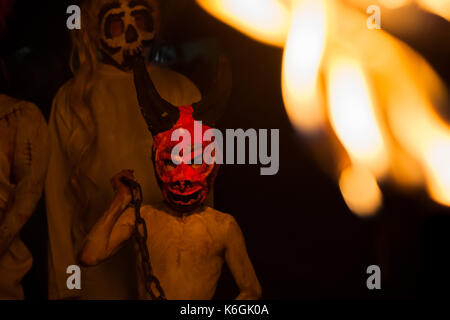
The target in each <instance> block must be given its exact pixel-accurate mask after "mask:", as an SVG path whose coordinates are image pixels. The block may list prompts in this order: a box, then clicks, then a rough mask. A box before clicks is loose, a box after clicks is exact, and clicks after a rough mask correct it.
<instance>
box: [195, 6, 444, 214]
mask: <svg viewBox="0 0 450 320" xmlns="http://www.w3.org/2000/svg"><path fill="white" fill-rule="evenodd" d="M197 2H198V3H199V4H200V5H201V6H202V7H203V8H205V9H206V10H207V11H208V12H210V13H211V14H213V15H214V16H216V17H217V18H219V19H221V20H223V21H225V22H226V23H228V24H230V25H232V26H234V27H235V28H237V29H239V30H241V31H242V32H244V33H245V34H247V35H250V36H251V37H253V38H255V39H258V40H260V41H263V42H265V43H270V44H275V45H279V46H284V48H285V52H284V61H283V75H282V82H283V83H282V88H283V98H284V101H285V106H286V110H287V113H288V115H289V117H290V119H291V121H292V122H293V124H294V125H295V126H296V127H297V128H298V129H299V130H300V131H301V132H303V133H310V132H315V131H317V130H327V129H326V128H327V127H330V126H329V125H331V128H332V129H333V131H334V133H335V135H336V136H337V138H338V139H339V141H340V142H341V144H342V146H343V148H344V149H345V151H346V153H347V155H348V157H349V158H350V162H351V165H350V166H349V167H347V168H346V169H345V170H343V171H342V172H339V170H341V169H342V168H336V170H337V172H338V176H339V177H340V178H339V186H340V189H341V192H342V195H343V197H344V200H345V202H346V203H347V205H348V207H349V208H350V209H351V210H352V211H353V212H355V213H356V214H358V215H360V216H368V215H371V214H373V213H375V212H376V211H377V210H378V209H379V208H380V207H381V205H382V195H381V191H380V188H379V186H378V181H377V179H378V180H379V181H381V179H382V178H383V179H385V178H389V179H391V180H392V181H394V182H395V183H397V184H398V185H401V186H402V187H417V186H425V187H426V189H427V191H428V193H429V195H430V197H431V198H432V199H433V200H434V201H436V202H438V203H440V204H442V205H446V206H450V126H449V124H447V123H446V122H445V121H444V120H443V119H442V118H441V117H440V116H439V115H438V113H437V112H436V110H435V106H436V105H437V103H439V104H446V103H448V100H449V99H448V95H447V90H446V87H445V85H444V84H443V83H442V81H441V80H440V79H439V77H438V76H437V74H436V73H435V72H434V70H433V69H432V68H431V67H430V66H429V64H427V63H426V61H425V60H424V59H423V58H422V57H421V56H420V55H418V54H417V53H416V52H414V51H413V50H412V49H410V48H409V47H407V46H406V45H405V44H403V43H402V42H401V41H400V40H397V39H395V38H394V37H392V36H390V35H388V34H387V33H386V32H385V31H383V30H369V29H368V28H367V27H366V21H367V18H368V16H367V15H365V14H364V12H365V8H367V6H369V5H373V4H380V5H382V6H383V7H385V8H389V9H394V8H399V7H402V6H405V5H407V4H410V3H416V4H417V5H419V6H420V7H421V8H423V9H425V10H428V11H430V12H432V13H435V14H437V15H440V16H442V17H444V18H446V19H447V20H449V19H450V1H448V0H395V1H394V0H379V1H378V3H376V2H375V3H374V1H370V0H334V1H331V0H264V1H262V0H255V1H251V0H221V1H219V0H216V1H211V0H197ZM356 8H358V9H359V10H357V9H356ZM361 9H364V11H361ZM289 12H290V13H289ZM288 19H289V21H288ZM289 30H290V31H289ZM322 76H323V77H324V79H325V81H324V83H325V85H323V83H321V81H320V79H321V77H322ZM327 121H329V123H327ZM328 124H329V125H328ZM347 155H346V154H345V153H339V154H336V157H340V158H342V159H341V160H343V161H340V163H348V157H347ZM344 158H345V159H344ZM346 159H347V160H346Z"/></svg>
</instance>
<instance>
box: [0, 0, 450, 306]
mask: <svg viewBox="0 0 450 320" xmlns="http://www.w3.org/2000/svg"><path fill="white" fill-rule="evenodd" d="M78 2H79V1H65V0H58V1H44V0H40V1H24V0H21V1H16V3H15V9H14V15H13V16H12V17H11V19H10V20H9V32H8V34H7V36H6V37H5V38H4V39H3V40H2V42H1V47H0V55H1V57H2V58H3V59H4V61H5V62H6V65H7V67H8V70H9V81H8V85H7V88H6V89H5V90H4V91H6V93H7V94H9V95H11V96H14V97H17V98H21V99H26V100H30V101H33V102H34V103H36V104H37V105H38V106H39V107H40V108H41V110H42V112H43V113H44V115H45V116H46V117H48V116H49V113H50V108H51V101H52V99H53V97H54V96H55V94H56V91H57V89H58V88H59V87H60V86H61V85H62V84H63V83H64V82H65V81H67V80H68V79H69V78H70V77H71V72H70V69H69V67H68V59H69V53H70V46H71V45H70V40H69V31H68V30H67V29H66V19H67V17H68V15H67V14H66V8H67V6H68V5H70V4H77V3H78ZM163 2H164V6H163V10H164V13H165V14H164V22H165V24H164V37H163V41H161V42H160V43H159V44H158V46H159V52H160V53H161V54H160V55H159V57H160V62H161V63H164V64H166V65H168V66H170V67H171V68H173V69H175V70H178V71H179V72H182V73H184V74H186V75H187V76H189V77H190V78H191V79H192V80H193V81H194V82H195V83H196V84H197V85H198V86H199V88H200V89H201V91H202V92H204V90H206V88H207V87H208V81H209V79H210V74H211V69H212V68H211V65H212V64H213V61H214V60H215V58H216V56H217V54H218V52H225V53H226V54H227V55H228V56H229V58H230V60H231V63H232V67H233V81H234V88H233V93H232V97H231V100H230V103H229V108H228V112H227V114H226V115H225V117H224V118H223V119H222V120H221V122H220V123H219V127H220V128H243V129H246V128H255V129H258V128H265V129H271V128H279V129H280V134H281V137H280V171H279V173H278V175H276V176H270V177H268V176H260V175H259V169H260V168H259V167H258V166H249V165H246V166H237V165H236V166H222V168H221V171H220V174H219V177H218V179H217V183H216V189H215V198H216V208H217V209H219V210H222V211H224V212H228V213H231V214H233V215H234V216H235V217H236V219H237V220H238V222H239V224H240V226H241V228H242V229H243V231H244V234H245V236H246V240H247V245H248V251H249V254H250V257H251V259H252V261H253V264H254V266H255V269H256V272H257V274H258V277H259V279H260V281H261V284H262V287H263V292H264V298H268V299H272V298H273V299H292V298H364V299H365V298H414V297H430V296H437V297H442V296H443V295H446V296H448V295H449V293H448V290H447V288H450V276H449V272H448V270H450V259H449V249H450V232H449V230H450V215H449V213H450V210H449V209H446V208H443V207H440V206H438V205H436V204H434V203H432V201H431V200H429V199H428V197H427V196H426V194H425V192H423V191H417V192H415V193H414V194H405V193H403V192H399V191H395V190H393V188H391V187H390V186H389V185H383V186H382V189H383V191H384V195H385V203H384V208H383V210H382V211H381V212H380V214H379V215H378V216H377V217H375V218H371V219H366V220H362V219H359V218H357V217H356V216H355V215H353V214H352V213H351V212H350V211H349V210H348V209H347V207H346V205H345V203H344V201H343V200H342V197H341V195H340V192H339V188H338V186H337V184H336V182H335V180H333V179H331V178H330V177H329V175H327V174H326V173H325V172H324V171H323V170H321V169H320V167H319V165H318V163H317V161H316V158H315V157H314V155H313V153H312V149H311V146H309V145H307V143H306V142H305V141H303V140H302V139H301V137H299V136H298V135H297V134H296V132H295V131H294V129H293V128H292V127H291V124H290V123H289V120H288V118H287V116H286V113H285V111H284V107H283V101H282V97H281V81H280V79H281V62H282V50H281V49H279V48H274V47H269V46H265V45H263V44H260V43H258V42H255V41H253V40H251V39H249V38H247V37H245V36H243V35H241V34H240V33H238V32H237V31H235V30H233V29H231V28H229V27H227V26H226V25H224V24H222V23H220V22H219V21H217V20H215V19H214V18H212V17H210V16H209V15H207V14H206V13H205V12H203V11H202V10H201V9H200V8H198V7H197V6H196V4H195V3H194V2H193V1H189V0H172V1H163ZM403 15H404V12H399V13H397V16H396V15H392V16H390V17H389V19H384V20H383V27H384V28H385V29H388V30H390V31H391V32H392V33H393V34H396V35H398V36H400V37H401V38H402V39H403V40H405V41H406V42H408V43H409V44H410V45H411V46H413V47H414V48H415V49H416V50H418V51H419V52H420V53H421V54H423V55H424V56H425V57H426V58H427V59H428V60H429V61H430V62H431V64H432V65H433V66H434V67H435V68H436V69H437V71H438V72H439V73H440V75H441V76H442V77H443V78H444V79H445V80H446V82H447V84H448V83H450V59H449V57H450V45H449V44H450V26H449V23H447V22H445V21H444V20H442V19H439V18H437V17H434V16H431V15H428V14H423V15H424V16H425V17H426V21H427V23H426V24H425V25H424V28H422V29H421V31H420V33H419V34H415V35H414V36H412V35H408V34H405V33H403V32H402V31H401V30H396V29H395V28H390V27H391V24H390V21H394V19H396V18H399V17H402V16H403ZM305 50H307V48H305ZM161 57H162V58H161ZM447 111H450V110H449V109H447ZM449 165H450V164H449ZM23 238H24V240H25V242H26V243H27V245H28V247H29V248H30V250H31V251H32V253H33V256H34V261H35V263H34V266H33V269H32V270H31V272H30V273H29V274H28V275H27V276H26V278H25V279H24V281H23V283H24V288H25V292H26V297H27V298H28V299H45V298H46V296H47V285H46V283H47V275H46V273H47V239H48V235H47V226H46V218H45V203H44V202H43V201H42V202H41V203H40V205H39V207H38V209H37V210H36V213H35V214H34V216H33V217H32V219H31V220H30V221H29V223H28V224H27V225H26V227H25V228H24V230H23ZM372 264H377V265H379V266H380V267H381V270H382V290H381V291H369V290H368V289H367V287H366V279H367V277H368V275H367V274H366V268H367V267H368V266H369V265H372ZM236 290H237V289H236V287H235V286H234V284H233V281H232V278H231V275H230V273H229V272H228V270H225V272H224V274H223V276H222V279H221V281H220V284H219V287H218V290H217V295H216V296H217V298H219V299H220V298H231V297H233V296H234V294H236V292H237V291H236Z"/></svg>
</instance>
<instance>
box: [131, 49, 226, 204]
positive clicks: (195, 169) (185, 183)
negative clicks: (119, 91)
mask: <svg viewBox="0 0 450 320" xmlns="http://www.w3.org/2000/svg"><path fill="white" fill-rule="evenodd" d="M218 70H219V72H218V74H217V77H216V80H215V81H214V83H213V88H212V90H210V92H209V94H208V95H206V96H205V97H204V99H203V100H202V101H200V102H199V103H195V104H193V105H192V106H183V107H174V106H172V105H171V104H169V103H168V102H167V101H165V100H164V99H162V98H161V97H160V96H159V94H158V92H157V91H156V88H155V86H154V85H153V83H152V81H151V79H150V76H149V75H148V73H147V69H146V68H145V64H144V61H143V59H142V58H139V59H138V62H137V63H136V66H135V69H134V79H135V85H136V90H137V94H138V100H139V104H140V106H141V110H142V114H143V116H144V118H145V120H146V122H147V125H148V128H149V130H150V132H151V133H152V135H153V137H154V142H153V152H152V160H153V163H154V168H155V173H156V177H157V180H158V183H159V186H160V188H161V191H162V193H163V196H164V199H165V201H166V203H167V204H168V205H169V206H170V207H171V208H172V209H174V210H176V211H178V212H182V213H185V212H190V211H192V210H194V209H195V208H196V207H198V206H200V205H201V204H203V203H204V201H205V200H206V198H207V196H208V193H209V191H210V190H211V188H212V186H213V184H214V180H215V178H216V175H217V172H218V168H219V166H218V165H217V164H216V163H215V162H214V163H212V164H207V163H206V162H205V161H204V159H202V161H201V164H196V163H197V161H195V159H196V158H197V157H203V151H204V149H205V148H206V147H207V146H209V145H210V144H211V143H214V141H212V142H211V141H203V137H197V136H196V135H195V134H194V132H195V130H194V128H195V121H202V123H203V125H202V132H206V131H207V130H208V129H210V127H213V125H214V124H215V121H216V120H217V119H218V118H219V117H220V116H221V115H222V113H223V112H224V110H225V106H226V101H227V98H228V97H229V95H230V92H231V72H230V67H229V65H228V61H227V60H226V59H223V58H222V59H221V60H220V61H219V68H218ZM178 129H182V130H186V131H188V132H189V133H190V136H191V141H184V140H183V142H182V143H183V144H185V147H184V149H183V150H190V154H189V155H183V154H180V156H181V157H182V158H183V160H180V161H179V164H176V163H175V162H174V161H173V158H172V150H173V148H174V147H175V146H177V145H179V143H180V142H179V141H172V133H173V132H174V131H175V130H178ZM194 139H197V140H194ZM186 146H188V148H187V147H186ZM217 152H220V150H214V151H213V152H212V154H211V155H212V156H213V157H214V155H215V153H217ZM186 159H189V160H190V163H187V161H186ZM208 162H209V163H210V161H208Z"/></svg>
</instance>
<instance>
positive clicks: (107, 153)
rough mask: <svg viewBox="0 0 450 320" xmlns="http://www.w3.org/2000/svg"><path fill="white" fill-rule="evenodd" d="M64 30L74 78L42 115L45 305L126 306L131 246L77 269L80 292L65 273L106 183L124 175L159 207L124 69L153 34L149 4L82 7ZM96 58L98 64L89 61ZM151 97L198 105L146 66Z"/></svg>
mask: <svg viewBox="0 0 450 320" xmlns="http://www.w3.org/2000/svg"><path fill="white" fill-rule="evenodd" d="M81 10H82V28H81V30H75V31H73V34H72V35H73V43H74V55H73V59H72V60H73V63H72V65H73V70H74V78H73V79H72V80H70V81H69V82H68V83H66V84H65V85H64V86H62V87H61V89H60V90H59V92H58V93H57V95H56V97H55V99H54V102H53V107H52V113H51V117H50V121H49V122H50V123H49V126H50V135H51V146H52V154H51V158H50V164H49V172H48V176H47V180H46V203H47V217H48V228H49V298H50V299H134V298H136V297H137V288H136V283H137V281H136V267H135V266H133V264H131V263H130V261H135V257H134V251H133V246H132V244H131V243H129V244H128V245H126V246H125V247H123V248H122V249H121V250H120V251H119V252H118V253H117V254H116V255H115V256H113V257H111V259H109V260H106V261H105V262H103V263H102V264H100V265H98V266H96V267H94V268H83V267H82V268H81V290H70V289H68V287H67V279H68V277H69V276H70V274H67V268H68V267H69V266H72V265H79V261H78V259H77V256H78V254H79V252H80V250H81V247H82V245H83V239H84V238H85V236H86V234H87V231H88V230H90V229H91V227H92V226H93V225H94V224H95V222H96V221H97V220H98V219H99V218H100V216H101V214H102V212H104V211H105V210H106V209H107V208H108V205H109V203H110V202H111V200H112V199H113V197H114V194H113V191H112V190H111V186H110V177H111V176H113V175H114V174H115V173H117V172H119V171H121V170H123V169H124V168H133V170H134V172H135V176H136V177H137V178H138V179H139V180H140V181H141V184H142V187H143V190H145V193H144V202H145V203H148V204H152V203H156V202H160V201H161V200H162V196H161V193H160V191H159V188H158V185H157V182H156V179H155V176H154V170H153V165H152V162H151V160H150V158H151V157H150V156H151V154H150V153H151V150H152V144H153V140H152V136H151V134H150V133H149V132H148V130H147V126H146V123H145V121H144V120H143V118H142V116H141V113H140V107H139V104H138V101H137V97H136V89H135V85H134V82H133V73H132V70H131V67H132V66H131V64H130V61H132V60H133V58H134V56H135V55H136V54H141V52H142V51H144V52H145V51H147V52H148V50H149V49H150V48H151V45H152V43H153V41H154V39H155V37H156V36H157V34H158V31H159V10H158V6H157V3H156V1H155V0H145V1H143V0H120V1H117V0H115V1H114V0H86V1H84V3H83V4H82V7H81ZM99 56H100V57H101V58H99ZM148 70H149V72H150V74H151V75H152V80H153V82H154V83H155V86H156V88H157V90H158V92H159V93H160V95H161V96H162V97H163V98H164V99H166V100H167V101H169V102H170V103H171V104H173V105H187V104H192V103H194V102H197V101H200V100H201V94H200V92H199V91H198V89H197V88H196V86H195V85H194V84H193V83H192V82H191V81H190V80H188V79H187V78H186V77H184V76H182V75H180V74H178V73H176V72H173V71H170V70H167V69H164V68H161V67H158V66H156V65H148Z"/></svg>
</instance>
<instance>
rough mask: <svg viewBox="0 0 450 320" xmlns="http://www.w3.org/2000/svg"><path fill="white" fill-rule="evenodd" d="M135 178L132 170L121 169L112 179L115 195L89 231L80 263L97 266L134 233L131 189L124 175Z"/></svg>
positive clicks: (80, 256)
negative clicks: (130, 203) (130, 205)
mask: <svg viewBox="0 0 450 320" xmlns="http://www.w3.org/2000/svg"><path fill="white" fill-rule="evenodd" d="M123 177H125V178H128V179H132V180H135V179H134V177H133V174H132V172H131V171H122V172H121V173H119V174H117V175H116V176H115V177H114V178H113V179H112V184H113V186H114V189H115V191H116V196H115V197H114V200H113V201H112V203H111V205H110V207H109V209H108V210H107V211H106V212H105V214H104V215H103V216H102V217H101V218H100V220H99V221H98V222H97V223H96V224H95V226H94V227H93V228H92V230H91V231H90V232H89V234H88V236H87V238H86V240H85V243H84V246H83V249H82V250H81V253H80V255H79V260H80V263H81V264H83V265H85V266H95V265H97V264H99V263H101V262H102V261H104V260H106V259H107V258H109V257H110V256H112V255H113V254H114V253H115V252H117V250H118V249H120V247H121V246H122V244H123V243H124V242H125V241H126V240H128V239H129V238H130V237H131V236H132V235H133V232H134V222H135V213H134V209H133V208H128V209H127V206H128V204H129V202H130V200H131V195H130V191H129V190H128V188H127V187H126V186H125V185H124V184H123V183H122V182H121V178H123Z"/></svg>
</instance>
